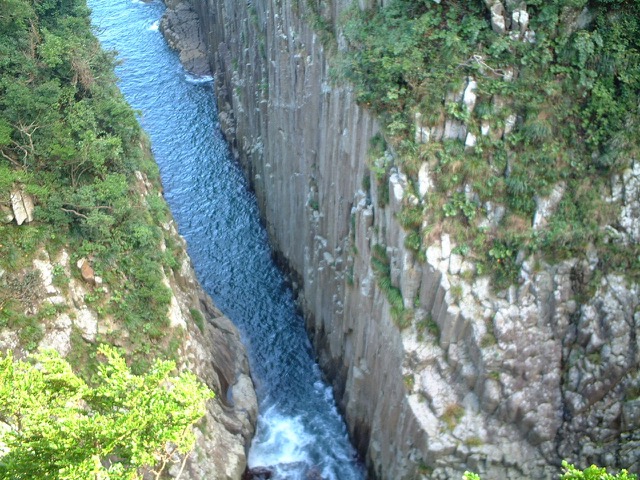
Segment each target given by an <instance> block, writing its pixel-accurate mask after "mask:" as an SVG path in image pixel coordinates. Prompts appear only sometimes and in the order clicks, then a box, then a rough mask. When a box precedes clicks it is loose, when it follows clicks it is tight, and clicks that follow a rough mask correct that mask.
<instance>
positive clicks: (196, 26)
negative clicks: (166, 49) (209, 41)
mask: <svg viewBox="0 0 640 480" xmlns="http://www.w3.org/2000/svg"><path fill="white" fill-rule="evenodd" d="M166 4H167V7H168V10H167V13H166V14H165V15H164V16H163V17H162V20H161V22H160V31H161V32H162V34H163V35H164V37H165V38H166V39H167V43H169V46H171V48H174V49H176V50H178V51H179V52H180V61H181V62H182V64H183V65H184V67H185V68H186V69H187V71H189V72H190V73H193V74H194V75H199V76H203V75H211V69H210V68H209V62H208V60H207V49H206V44H205V40H204V37H203V35H202V29H201V28H200V22H199V20H198V15H197V14H196V13H195V12H194V11H193V9H192V8H191V6H190V5H189V3H188V2H181V1H180V0H169V1H167V2H166Z"/></svg>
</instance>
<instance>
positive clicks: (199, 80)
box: [184, 72, 213, 85]
mask: <svg viewBox="0 0 640 480" xmlns="http://www.w3.org/2000/svg"><path fill="white" fill-rule="evenodd" d="M184 78H185V80H186V81H187V83H193V84H195V85H198V84H203V83H209V82H213V77H212V76H211V75H193V74H192V73H187V72H185V74H184Z"/></svg>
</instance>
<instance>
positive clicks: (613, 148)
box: [337, 0, 640, 288]
mask: <svg viewBox="0 0 640 480" xmlns="http://www.w3.org/2000/svg"><path fill="white" fill-rule="evenodd" d="M584 7H587V8H588V11H589V12H590V16H589V18H588V20H589V21H586V22H584V26H580V25H581V24H580V22H578V21H577V20H576V19H577V17H578V15H579V13H580V12H581V11H582V10H583V8H584ZM527 11H528V13H529V16H530V18H531V23H530V29H532V30H533V31H535V42H529V41H524V40H523V39H510V38H509V35H508V34H506V35H502V34H498V33H495V32H494V31H493V30H492V28H491V25H490V23H489V15H488V12H487V9H486V7H485V5H484V2H483V1H481V0H473V1H469V2H441V3H440V2H438V3H436V2H433V1H430V0H395V1H394V2H390V3H389V4H388V5H386V6H385V7H384V8H380V9H375V10H371V11H364V12H362V11H360V10H359V8H358V7H357V6H354V8H353V9H351V10H349V11H348V12H347V13H346V15H345V16H344V18H343V27H344V33H345V38H346V40H347V43H348V46H349V48H348V50H347V52H346V53H344V54H342V55H341V56H340V58H338V59H337V66H338V68H337V72H338V74H339V75H340V76H342V77H343V78H345V79H347V80H348V81H350V82H351V83H352V84H353V85H354V87H355V89H356V93H357V97H358V100H359V102H361V103H362V104H364V105H367V106H368V107H369V108H370V109H372V110H373V111H374V112H375V113H376V114H378V116H379V118H381V120H382V122H383V124H384V125H385V129H384V139H382V140H379V141H378V143H381V142H385V141H386V142H388V144H389V145H390V146H391V150H393V152H394V161H395V162H396V164H397V165H399V166H400V167H401V169H402V170H403V171H404V172H405V173H407V174H408V176H409V177H410V178H411V179H412V180H413V182H414V188H415V183H416V181H417V173H418V169H419V168H420V165H421V164H422V163H423V162H428V163H429V170H430V172H431V173H432V175H433V177H434V180H435V191H434V192H432V193H431V194H430V195H428V197H427V198H426V200H425V202H424V205H421V206H420V207H416V206H415V205H411V204H409V203H407V205H406V207H405V208H406V210H410V212H406V213H405V212H403V214H402V217H403V218H400V221H401V223H402V225H403V226H404V228H406V229H407V230H409V231H410V232H411V234H410V236H408V237H407V245H406V246H407V247H408V248H409V249H412V250H415V249H424V245H428V244H429V241H430V240H431V239H432V236H433V235H436V234H437V233H439V232H440V231H443V230H444V231H446V232H448V233H450V234H451V235H452V239H453V240H454V242H455V244H456V245H458V246H460V247H461V248H463V249H464V252H465V253H464V254H465V255H466V256H468V257H469V259H470V260H471V261H473V262H474V263H475V265H476V266H477V267H478V272H479V273H490V274H491V275H492V277H493V279H494V285H495V286H496V288H503V287H506V286H508V285H509V284H511V283H512V282H514V281H515V280H516V278H517V275H518V272H519V265H518V262H517V259H518V253H519V252H523V253H524V254H525V257H526V256H528V255H529V254H532V253H536V254H539V255H541V258H543V259H546V260H549V261H557V260H560V259H563V258H568V257H575V256H578V257H580V256H583V255H584V251H585V250H586V246H587V245H590V244H591V245H594V246H595V248H596V250H597V252H598V256H599V259H600V261H601V265H600V268H601V270H603V271H605V272H606V271H613V270H615V271H624V272H625V273H626V274H627V275H628V276H629V277H630V278H631V279H632V280H639V279H640V247H639V246H638V245H635V244H632V245H624V244H622V243H620V242H619V241H616V239H615V234H614V235H612V234H611V233H610V230H607V229H604V228H602V227H603V225H606V224H611V225H613V226H614V227H615V226H616V224H617V221H616V220H615V219H616V217H617V215H618V207H617V206H616V205H613V204H608V203H607V202H606V201H605V197H606V196H607V195H608V194H609V193H610V191H609V188H610V180H609V179H610V177H611V175H612V174H616V173H619V172H621V171H623V170H624V169H625V168H627V167H628V166H629V162H630V159H633V158H638V153H639V152H640V148H639V146H640V145H639V143H640V111H639V110H638V102H639V98H640V97H639V93H638V92H640V3H639V2H635V1H624V0H551V1H543V0H530V1H528V2H527ZM469 78H473V79H474V80H475V81H476V82H477V89H476V90H475V94H476V96H477V101H476V104H475V105H476V106H475V108H474V109H473V110H470V109H468V108H467V106H466V104H465V103H464V102H462V101H461V100H458V99H457V98H456V97H455V94H456V93H457V92H461V91H462V90H463V89H464V88H465V86H466V85H467V82H468V79H469ZM416 118H419V122H420V124H421V125H422V127H424V128H432V127H436V126H438V125H443V123H444V121H445V119H449V120H457V121H459V122H460V124H461V125H462V124H465V125H466V128H467V131H468V132H470V133H472V134H473V135H475V137H476V138H477V143H476V144H475V146H472V147H467V148H465V146H464V144H463V142H464V140H459V139H449V140H444V141H433V140H432V141H430V142H426V143H421V142H416V140H415V133H416V132H415V128H416ZM512 122H513V124H512V129H511V130H510V131H507V133H504V134H502V132H504V131H505V125H507V124H509V125H510V126H511V123H512ZM483 127H484V128H485V131H486V128H487V127H488V128H489V132H488V134H486V135H483V134H481V129H482V128H483ZM372 156H373V160H372V161H371V162H370V167H371V169H372V172H373V173H374V175H375V178H376V179H377V180H378V181H379V182H384V181H385V180H386V178H385V177H386V175H388V171H389V168H391V166H392V164H391V162H389V157H388V156H385V155H384V152H382V153H381V152H380V149H379V148H378V149H377V151H375V152H374V153H373V155H372ZM558 184H563V185H564V197H563V199H562V200H561V201H560V203H559V205H558V207H557V209H556V211H555V213H554V214H553V215H552V216H551V218H550V219H549V222H548V224H547V225H546V226H545V227H544V228H541V229H539V230H536V231H534V230H533V228H532V221H533V214H534V212H535V209H536V198H539V197H545V196H547V195H549V194H550V193H551V192H552V189H553V188H554V186H556V185H558ZM465 186H468V187H467V190H465ZM469 187H470V188H471V193H468V188H469ZM416 190H417V189H416ZM382 198H384V197H382ZM487 201H490V202H492V203H493V204H494V205H495V204H500V205H504V206H505V207H506V208H507V212H506V215H505V216H504V217H503V218H502V220H501V221H500V223H499V224H498V225H486V224H482V219H483V218H484V217H485V215H484V213H485V212H484V211H483V206H484V204H485V203H486V202H487ZM381 203H384V200H382V201H381ZM418 212H420V213H422V214H423V218H422V219H418V218H414V217H415V214H416V213H418ZM422 220H424V222H423V221H422ZM434 226H435V227H436V228H434Z"/></svg>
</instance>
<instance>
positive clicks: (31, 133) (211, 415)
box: [0, 0, 257, 478]
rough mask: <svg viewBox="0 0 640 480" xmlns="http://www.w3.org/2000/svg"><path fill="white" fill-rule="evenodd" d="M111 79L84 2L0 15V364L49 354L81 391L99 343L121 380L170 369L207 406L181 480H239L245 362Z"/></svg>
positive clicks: (39, 4) (54, 1)
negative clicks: (161, 364) (74, 376)
mask: <svg viewBox="0 0 640 480" xmlns="http://www.w3.org/2000/svg"><path fill="white" fill-rule="evenodd" d="M114 64H115V60H114V54H113V53H108V52H105V51H103V50H102V49H101V48H100V45H99V43H98V41H97V39H96V38H95V37H94V36H93V33H92V31H91V26H90V19H89V10H88V9H87V7H86V3H85V2H84V0H2V2H1V4H0V213H1V214H2V219H1V220H2V222H1V223H0V307H1V308H0V348H1V349H3V350H13V352H14V355H15V357H17V358H21V357H23V356H25V355H26V354H27V353H28V352H32V351H34V350H35V349H36V348H38V347H52V348H55V349H56V350H58V351H59V352H61V353H62V354H63V355H64V356H65V357H66V358H67V359H68V360H69V362H70V363H71V365H72V367H73V368H74V370H76V371H79V372H80V374H81V376H82V377H83V378H84V379H85V380H86V381H92V379H93V380H95V374H96V372H97V370H96V369H97V368H98V362H97V360H96V355H97V348H98V345H99V344H101V343H107V344H112V345H116V346H118V347H119V348H120V349H121V351H122V352H123V353H124V354H125V356H126V358H127V360H128V362H129V363H130V364H131V368H132V370H133V371H134V373H141V372H145V371H147V370H148V368H149V366H150V365H151V364H152V363H153V362H154V361H155V359H156V358H158V357H164V358H166V357H168V358H171V359H173V360H176V362H177V363H178V366H179V368H180V369H188V370H191V371H194V372H195V373H196V374H197V375H198V376H199V377H200V378H201V379H202V380H204V381H205V382H206V383H207V385H208V386H209V387H210V388H212V389H213V390H214V391H215V392H216V395H217V398H216V400H215V401H211V402H209V403H208V413H207V419H206V421H204V422H203V423H202V425H201V428H200V430H196V432H195V433H196V437H197V439H198V443H197V450H198V455H194V456H192V459H193V460H194V461H192V462H190V463H189V465H188V467H187V471H188V472H189V475H190V477H191V478H205V477H206V478H222V477H225V476H229V475H230V476H239V475H240V474H241V472H242V471H243V470H244V466H245V464H246V458H245V451H244V446H245V444H247V443H248V442H249V441H250V438H251V436H252V432H253V424H254V422H255V416H256V408H257V406H256V399H255V394H254V393H253V387H252V383H251V380H250V378H249V376H248V365H247V359H246V355H245V352H244V348H243V347H242V345H241V343H240V340H239V335H238V333H237V331H236V330H235V328H234V327H233V325H232V324H231V323H230V321H229V320H228V319H226V318H225V317H223V316H222V314H221V313H220V312H219V311H217V309H216V308H215V307H214V306H213V305H212V303H211V300H210V299H209V298H208V297H207V295H206V294H205V293H204V292H203V291H202V289H201V288H200V286H199V284H198V283H197V280H196V279H195V274H194V272H193V269H192V268H191V265H190V261H189V258H188V257H187V255H186V251H185V245H184V241H183V240H182V238H181V237H180V236H179V235H178V233H177V231H176V228H175V225H174V222H173V220H172V218H171V215H170V212H169V210H168V207H167V205H166V204H165V202H164V199H163V198H162V195H161V193H160V192H161V187H160V181H159V176H158V169H157V166H156V165H155V163H154V162H153V160H152V158H151V155H150V150H149V146H148V142H147V140H146V138H145V136H144V133H143V132H142V131H141V129H140V126H139V125H138V122H137V119H136V115H135V113H134V111H133V110H132V109H131V108H130V107H129V106H128V105H127V103H126V102H125V101H124V99H123V97H122V95H121V94H120V92H119V90H118V89H117V87H116V84H115V75H114V73H113V67H114ZM230 390H233V393H234V395H233V398H234V400H236V403H235V404H234V405H227V400H226V398H227V394H228V393H230ZM213 453H215V455H213ZM225 478H226V477H225Z"/></svg>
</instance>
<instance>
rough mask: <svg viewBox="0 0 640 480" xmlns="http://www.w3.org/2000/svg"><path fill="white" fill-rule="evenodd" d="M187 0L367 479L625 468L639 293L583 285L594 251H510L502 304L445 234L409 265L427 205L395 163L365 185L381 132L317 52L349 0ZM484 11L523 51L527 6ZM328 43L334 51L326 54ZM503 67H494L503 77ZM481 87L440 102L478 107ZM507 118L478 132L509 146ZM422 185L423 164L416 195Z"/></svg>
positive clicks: (633, 220) (632, 435)
mask: <svg viewBox="0 0 640 480" xmlns="http://www.w3.org/2000/svg"><path fill="white" fill-rule="evenodd" d="M184 1H185V2H188V3H189V5H190V6H191V8H192V9H193V10H194V11H196V12H197V13H198V15H199V17H200V20H201V25H202V28H203V31H204V32H205V38H206V39H207V44H208V48H209V60H210V63H211V65H212V68H213V70H214V72H215V80H216V90H217V94H218V100H219V107H220V109H221V114H220V118H221V122H222V123H223V126H224V128H225V130H226V132H227V135H228V138H229V140H230V142H231V144H232V146H233V147H234V149H235V152H236V154H237V157H238V159H239V160H240V162H241V163H242V164H243V165H244V167H245V169H246V171H247V173H248V176H249V178H250V180H251V182H252V184H253V186H254V188H255V191H256V195H257V197H258V202H259V205H260V207H261V210H262V213H263V215H264V219H265V223H266V226H267V230H268V232H269V235H270V239H271V242H272V244H273V246H274V248H275V250H276V254H277V255H278V257H279V259H280V260H281V263H282V264H283V265H284V266H286V268H288V270H289V271H290V272H291V274H292V277H293V279H294V281H295V285H296V286H297V288H298V292H299V300H300V304H301V306H302V308H303V310H304V312H305V314H306V318H307V326H308V329H309V331H310V332H311V335H312V337H313V341H314V345H315V348H316V351H317V354H318V357H319V361H320V364H321V366H322V368H323V369H324V371H325V372H326V373H327V374H328V376H329V378H330V379H331V380H332V382H333V385H334V387H335V394H336V396H337V400H338V402H339V405H340V408H341V409H342V411H343V412H344V414H345V417H346V420H347V423H348V426H349V432H350V434H351V436H352V438H353V440H354V442H355V444H356V446H357V448H358V450H359V451H360V452H361V454H362V455H363V457H364V458H365V462H366V464H367V468H368V470H369V473H370V476H371V478H389V479H398V480H400V479H414V478H438V479H449V478H459V477H460V475H461V473H462V472H463V471H464V470H467V469H469V470H475V471H477V472H479V473H481V474H483V475H484V476H485V478H504V479H510V478H513V479H515V478H555V477H556V475H557V472H558V470H557V468H558V466H559V464H560V461H561V460H562V459H563V458H566V459H568V460H570V461H572V462H576V463H578V464H587V463H590V462H596V463H601V464H607V465H610V466H613V467H615V466H620V467H627V468H631V469H632V470H633V469H636V470H637V469H638V468H639V467H640V453H639V452H640V449H639V448H638V441H639V440H640V429H639V427H640V425H639V420H638V419H639V418H640V415H639V412H640V407H639V400H638V392H640V389H639V388H638V385H639V382H640V378H639V377H638V367H639V366H640V359H639V353H638V352H639V349H638V337H637V331H638V329H639V327H640V302H639V298H640V290H639V288H638V285H635V284H632V283H630V282H629V281H628V280H626V279H625V278H624V275H623V273H624V272H621V273H620V274H619V275H615V274H611V275H603V276H602V278H600V280H599V283H597V286H596V288H595V289H594V290H592V289H590V285H593V284H594V282H593V281H592V279H593V278H594V277H595V276H598V275H599V262H600V261H601V259H598V258H597V257H596V256H594V255H591V256H588V257H589V258H588V260H585V261H578V260H566V261H563V262H561V263H559V264H555V265H550V264H545V263H544V262H538V261H535V260H534V259H522V268H521V271H520V279H519V283H518V284H517V285H516V286H513V287H511V288H509V289H507V290H505V291H501V292H494V291H493V290H492V289H491V288H489V283H488V279H487V278H484V277H482V276H477V275H476V274H475V271H474V266H473V265H471V264H469V263H467V262H465V261H464V260H463V259H462V257H461V256H460V255H458V254H457V253H455V245H452V243H451V240H450V238H449V236H448V235H445V234H443V235H439V236H438V235H434V239H433V242H432V244H431V245H429V246H428V248H427V249H426V252H425V253H426V261H424V262H421V261H419V260H418V259H417V258H416V256H415V254H414V253H413V252H412V251H410V250H408V249H407V248H406V247H405V237H406V233H405V232H404V230H403V229H402V228H401V226H400V225H399V223H398V221H397V219H396V217H397V215H398V214H399V213H400V210H401V208H402V205H403V202H406V201H410V202H420V201H422V200H421V199H418V198H415V197H414V198H407V197H408V194H407V184H408V180H407V178H406V176H405V175H404V174H403V172H401V171H399V170H397V169H396V170H394V171H392V172H391V175H390V177H389V178H388V182H387V181H386V180H385V182H386V184H385V183H383V184H381V185H378V184H377V183H376V179H375V178H370V177H369V175H370V174H369V172H368V169H367V167H366V154H367V149H368V145H369V140H370V139H371V137H372V136H373V135H374V134H375V133H376V132H377V130H378V127H377V124H376V121H375V119H374V118H373V117H372V116H371V115H370V114H369V113H368V112H367V111H366V110H364V109H362V108H361V107H359V106H358V105H357V104H356V103H355V101H354V96H353V94H352V91H351V90H350V89H349V87H348V86H336V85H334V84H332V82H331V81H330V73H329V72H330V70H329V62H328V60H327V49H328V48H340V43H341V40H340V38H341V37H340V32H339V28H338V27H337V19H338V18H339V17H340V13H341V11H342V10H343V9H344V8H346V7H348V6H349V5H350V2H346V1H337V2H331V3H324V2H314V1H312V2H280V1H277V0H268V1H265V2H236V1H234V0H208V1H204V0H184ZM486 3H487V8H488V10H489V15H488V18H490V21H491V25H492V27H493V29H494V30H495V31H496V32H498V33H504V34H505V35H508V36H509V37H510V38H511V39H512V40H514V41H535V34H534V32H533V31H531V30H530V28H529V17H528V15H529V14H528V13H527V10H526V5H525V4H524V3H518V4H516V3H515V2H506V3H505V4H503V3H501V2H498V1H487V2H486ZM360 6H361V8H365V7H367V6H370V5H369V4H368V2H360ZM576 21H578V20H576ZM312 23H313V24H314V25H315V27H316V29H315V30H314V28H312V26H311V24H312ZM323 29H324V30H323ZM327 36H329V37H332V36H333V37H334V38H335V39H336V42H337V45H335V44H333V43H331V40H329V41H325V42H324V43H323V41H322V40H321V39H322V38H326V37H327ZM513 74H514V72H513V71H510V70H508V69H506V70H505V71H504V75H505V79H506V80H508V78H507V77H509V76H513ZM474 83H475V82H474V80H473V79H471V78H469V79H467V83H466V85H465V88H464V90H463V91H462V92H460V94H459V95H452V96H451V98H448V99H447V101H456V102H464V103H465V105H466V106H467V108H471V109H472V108H473V104H474V101H475V94H474ZM516 121H517V118H516V117H515V115H513V116H511V117H508V118H506V121H505V124H504V129H503V130H502V131H495V132H490V130H489V127H488V125H487V126H486V127H483V128H482V131H481V134H482V135H497V136H498V137H501V136H502V135H504V134H505V132H506V133H508V132H509V131H510V129H513V128H514V126H515V125H516ZM469 135H470V132H467V129H466V126H465V125H464V123H462V122H460V121H457V120H455V119H443V121H442V124H441V125H439V126H437V127H433V128H431V127H426V126H424V125H422V124H421V123H420V118H416V138H417V141H420V142H427V141H439V140H441V139H442V138H456V139H459V140H460V141H461V142H463V143H464V144H465V145H467V147H469V148H472V147H473V145H474V144H475V143H474V142H475V141H476V140H477V139H476V138H475V137H473V138H472V137H470V136H469ZM388 155H392V153H388ZM634 165H637V164H634ZM636 170H637V167H636V166H634V167H633V168H631V169H630V170H628V171H626V172H624V173H623V174H621V175H620V176H619V177H616V178H614V179H613V180H612V192H611V198H612V201H620V202H622V205H623V208H622V211H621V216H620V218H619V219H613V220H615V221H614V222H612V223H615V224H618V225H619V228H620V230H616V232H618V234H619V241H621V242H625V241H627V242H628V241H637V235H636V234H637V225H638V222H637V218H638V211H637V198H638V196H637V195H636V193H637V192H636V189H637V178H638V175H637V172H636ZM365 183H370V184H371V188H370V190H368V191H367V190H365V189H363V188H362V185H363V184H365ZM432 185H433V184H432V181H431V179H430V174H429V168H428V165H427V164H425V165H423V168H421V169H420V176H419V186H418V191H419V192H420V195H421V196H424V195H425V194H426V193H427V192H428V191H429V190H430V188H432ZM387 188H388V191H389V192H390V194H389V197H390V198H389V202H388V203H387V204H386V205H384V206H380V205H383V204H384V202H379V201H378V200H379V198H380V196H381V195H382V190H384V189H387ZM634 192H635V193H634ZM558 195H560V196H561V195H562V185H557V186H556V189H555V190H554V191H553V193H552V194H551V196H550V197H548V198H541V199H539V200H538V202H537V204H538V208H539V211H538V215H537V222H538V224H539V225H542V224H543V223H544V222H545V218H546V217H547V216H548V215H549V212H550V211H552V210H553V208H555V204H557V198H556V197H557V196H558ZM634 195H635V196H634ZM485 211H486V212H487V218H486V222H487V227H488V228H492V226H493V227H495V226H497V224H498V223H499V221H500V218H502V216H503V215H504V207H502V206H500V205H491V204H488V205H485ZM611 228H612V229H613V228H614V227H613V226H612V227H611ZM614 230H615V229H614ZM374 250H376V251H380V250H382V251H383V252H384V255H385V256H386V258H387V260H388V263H389V265H388V267H389V272H390V274H389V280H390V284H391V285H392V286H393V287H394V288H397V290H398V291H399V292H400V294H401V296H402V304H403V305H404V308H405V309H408V310H409V309H410V310H412V311H413V319H412V321H411V324H410V326H409V327H408V328H406V329H404V330H400V329H399V328H398V327H397V326H396V324H395V322H394V318H393V314H392V311H391V310H392V309H391V305H390V303H389V301H388V298H387V295H386V294H385V293H384V292H383V291H382V290H381V289H380V288H379V286H378V284H377V280H376V275H375V271H374V269H373V268H372V261H371V259H372V257H373V256H374V255H375V253H374Z"/></svg>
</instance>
